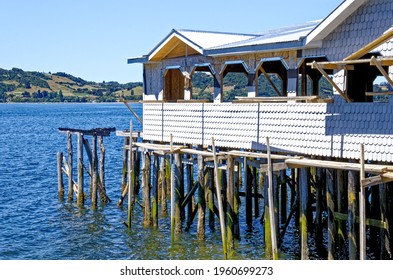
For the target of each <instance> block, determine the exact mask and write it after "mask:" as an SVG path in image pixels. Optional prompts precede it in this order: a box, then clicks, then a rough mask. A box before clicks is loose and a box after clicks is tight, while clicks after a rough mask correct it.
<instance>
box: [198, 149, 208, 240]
mask: <svg viewBox="0 0 393 280" xmlns="http://www.w3.org/2000/svg"><path fill="white" fill-rule="evenodd" d="M198 182H199V188H198V226H197V238H198V240H204V239H205V224H206V222H205V220H206V219H205V216H206V201H205V186H206V184H205V178H204V160H203V156H202V155H198Z"/></svg>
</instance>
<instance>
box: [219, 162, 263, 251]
mask: <svg viewBox="0 0 393 280" xmlns="http://www.w3.org/2000/svg"><path fill="white" fill-rule="evenodd" d="M234 170H235V167H234V159H233V157H231V156H229V157H228V160H227V176H228V180H227V189H226V191H227V207H226V212H227V214H226V216H227V238H228V251H232V250H233V249H234V245H235V243H234V227H233V226H234V208H235V207H234V204H235V198H234V189H235V182H234ZM255 185H257V184H256V183H255ZM256 193H257V192H256Z"/></svg>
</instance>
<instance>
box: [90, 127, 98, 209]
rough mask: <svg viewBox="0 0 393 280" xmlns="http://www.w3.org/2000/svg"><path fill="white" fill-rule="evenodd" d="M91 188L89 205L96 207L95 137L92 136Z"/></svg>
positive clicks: (96, 170)
mask: <svg viewBox="0 0 393 280" xmlns="http://www.w3.org/2000/svg"><path fill="white" fill-rule="evenodd" d="M91 145H92V152H91V154H92V166H91V168H92V171H91V172H92V178H93V181H92V187H91V203H92V206H93V207H95V206H97V184H98V169H97V168H98V167H97V135H95V134H94V135H93V140H92V144H91Z"/></svg>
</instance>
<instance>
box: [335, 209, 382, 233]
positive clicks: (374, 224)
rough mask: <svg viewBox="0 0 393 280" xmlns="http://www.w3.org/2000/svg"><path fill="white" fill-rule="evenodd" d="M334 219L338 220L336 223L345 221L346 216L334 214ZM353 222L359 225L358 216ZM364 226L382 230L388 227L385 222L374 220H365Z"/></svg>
mask: <svg viewBox="0 0 393 280" xmlns="http://www.w3.org/2000/svg"><path fill="white" fill-rule="evenodd" d="M334 219H335V220H338V221H347V220H348V215H347V214H343V213H338V212H335V213H334ZM355 220H356V222H357V223H359V221H360V220H359V216H356V218H355ZM366 225H368V226H372V227H378V228H384V229H387V227H388V225H387V222H386V221H380V220H375V219H366Z"/></svg>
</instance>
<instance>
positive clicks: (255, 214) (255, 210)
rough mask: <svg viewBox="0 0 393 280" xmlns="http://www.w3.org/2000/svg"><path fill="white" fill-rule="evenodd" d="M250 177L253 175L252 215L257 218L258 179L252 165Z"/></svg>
mask: <svg viewBox="0 0 393 280" xmlns="http://www.w3.org/2000/svg"><path fill="white" fill-rule="evenodd" d="M252 177H253V188H254V217H255V218H258V217H259V198H258V193H259V191H258V190H259V185H258V183H259V180H258V173H257V169H256V168H255V167H253V169H252Z"/></svg>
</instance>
